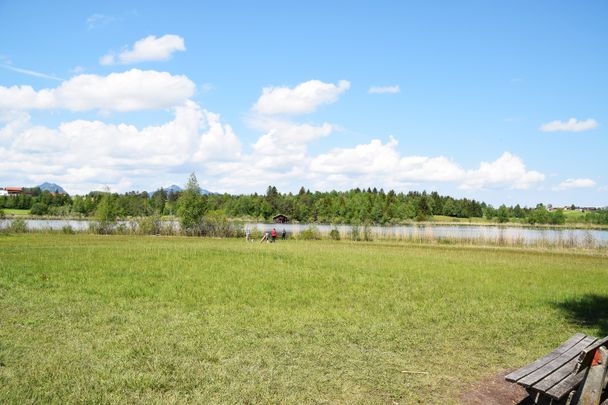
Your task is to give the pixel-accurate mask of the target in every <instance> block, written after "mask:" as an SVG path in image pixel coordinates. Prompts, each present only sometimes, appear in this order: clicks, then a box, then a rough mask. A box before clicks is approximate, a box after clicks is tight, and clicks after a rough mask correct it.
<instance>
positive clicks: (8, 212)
mask: <svg viewBox="0 0 608 405" xmlns="http://www.w3.org/2000/svg"><path fill="white" fill-rule="evenodd" d="M3 211H4V213H5V214H6V215H30V210H18V209H13V208H3Z"/></svg>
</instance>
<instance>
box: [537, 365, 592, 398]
mask: <svg viewBox="0 0 608 405" xmlns="http://www.w3.org/2000/svg"><path fill="white" fill-rule="evenodd" d="M586 372H587V370H581V371H579V372H578V373H576V374H570V375H569V376H568V377H566V378H564V379H563V380H561V381H560V382H559V383H557V384H556V385H554V386H553V387H552V388H551V389H550V390H549V391H547V392H545V394H546V395H548V396H550V397H552V398H555V399H557V400H560V399H562V398H563V397H565V396H566V395H567V394H568V393H569V392H570V391H572V390H573V389H574V388H576V387H577V386H578V385H579V384H580V383H581V381H583V379H584V378H585V373H586Z"/></svg>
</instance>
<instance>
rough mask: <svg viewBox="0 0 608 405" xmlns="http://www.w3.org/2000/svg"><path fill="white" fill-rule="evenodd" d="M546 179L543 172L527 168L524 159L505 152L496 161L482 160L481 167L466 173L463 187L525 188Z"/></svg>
mask: <svg viewBox="0 0 608 405" xmlns="http://www.w3.org/2000/svg"><path fill="white" fill-rule="evenodd" d="M544 179H545V175H544V174H543V173H540V172H537V171H534V170H527V169H526V165H525V164H524V162H523V160H522V159H521V158H520V157H518V156H515V155H513V154H512V153H510V152H504V153H503V154H502V155H501V156H500V157H499V158H498V159H496V160H495V161H494V162H481V163H480V164H479V169H476V170H469V171H467V173H466V177H465V181H464V182H463V183H462V185H461V188H463V189H479V188H512V189H519V190H525V189H528V188H530V186H532V185H533V184H535V183H539V182H541V181H543V180H544Z"/></svg>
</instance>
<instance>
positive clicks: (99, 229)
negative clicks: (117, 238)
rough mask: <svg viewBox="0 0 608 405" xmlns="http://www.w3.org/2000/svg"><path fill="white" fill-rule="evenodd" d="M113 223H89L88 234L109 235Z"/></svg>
mask: <svg viewBox="0 0 608 405" xmlns="http://www.w3.org/2000/svg"><path fill="white" fill-rule="evenodd" d="M114 225H115V222H113V221H91V222H90V223H89V232H91V233H96V234H99V235H110V234H111V233H112V230H113V228H114Z"/></svg>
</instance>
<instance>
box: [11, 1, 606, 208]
mask: <svg viewBox="0 0 608 405" xmlns="http://www.w3.org/2000/svg"><path fill="white" fill-rule="evenodd" d="M149 3H150V2H128V1H121V2H80V1H74V2H52V3H51V2H27V1H24V2H1V1H0V38H1V39H0V186H2V185H4V186H8V185H36V184H39V183H41V182H43V181H51V182H56V183H58V184H60V185H62V186H64V188H66V190H68V192H71V193H84V192H88V191H89V190H93V189H100V188H102V187H105V186H108V187H110V189H112V190H114V191H119V192H124V191H128V190H132V189H139V190H143V189H145V190H154V189H155V188H157V187H160V186H167V185H170V184H173V183H177V184H183V183H184V182H185V181H186V179H187V176H188V174H189V173H190V172H193V171H194V172H196V174H197V176H198V178H199V181H200V183H201V184H202V185H203V186H204V187H205V188H207V189H210V190H214V191H220V192H222V191H227V192H231V193H245V192H254V191H257V192H264V191H265V189H266V187H267V186H268V185H269V184H273V185H276V186H277V187H278V188H279V190H281V191H285V192H286V191H297V190H298V189H299V188H300V186H302V185H303V186H305V187H307V188H310V189H313V190H331V189H338V190H344V189H349V188H354V187H374V186H375V187H378V188H380V187H383V188H385V189H391V188H392V189H395V190H397V191H409V190H427V191H432V190H437V191H439V192H440V193H442V194H450V195H454V196H458V197H469V198H475V199H479V200H483V201H487V202H489V203H492V204H495V205H498V204H500V203H507V204H516V203H520V204H524V205H535V204H536V203H538V202H543V203H546V204H547V203H551V204H554V205H563V204H571V203H574V204H577V205H595V206H605V205H608V176H607V175H606V172H607V170H606V169H607V164H606V163H605V155H606V150H608V134H607V130H606V128H607V125H608V113H607V112H608V109H607V108H606V105H608V104H607V100H606V94H608V77H607V73H606V72H608V70H607V66H608V63H607V62H608V53H607V52H606V40H607V39H608V24H606V23H605V22H606V21H607V20H608V3H606V2H603V1H596V2H565V1H564V2H555V1H551V2H549V1H539V2H523V1H522V2H502V3H498V2H487V1H479V2H475V1H467V2H459V3H457V2H447V1H446V2H430V1H429V2H314V1H310V2H299V3H296V2H258V3H262V4H257V3H256V2H215V3H209V2H192V3H190V2H183V3H179V2H176V3H174V4H161V3H158V4H156V3H154V4H149Z"/></svg>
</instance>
